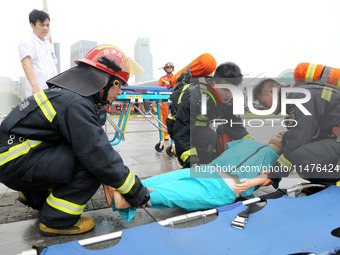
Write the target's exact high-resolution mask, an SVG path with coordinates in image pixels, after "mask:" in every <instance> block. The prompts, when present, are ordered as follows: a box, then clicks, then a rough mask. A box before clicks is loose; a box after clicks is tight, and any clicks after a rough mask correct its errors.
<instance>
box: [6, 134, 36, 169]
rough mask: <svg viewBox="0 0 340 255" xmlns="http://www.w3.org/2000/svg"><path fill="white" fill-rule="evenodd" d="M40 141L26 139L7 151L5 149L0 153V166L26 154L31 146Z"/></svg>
mask: <svg viewBox="0 0 340 255" xmlns="http://www.w3.org/2000/svg"><path fill="white" fill-rule="evenodd" d="M41 143H42V141H35V140H26V141H24V142H23V143H20V144H17V145H15V146H13V147H11V148H9V150H8V151H5V152H3V153H1V154H0V166H2V165H4V164H6V163H8V162H10V161H11V160H13V159H16V158H18V157H20V156H22V155H24V154H27V153H28V152H29V151H30V150H31V149H32V148H34V147H36V146H38V145H39V144H41Z"/></svg>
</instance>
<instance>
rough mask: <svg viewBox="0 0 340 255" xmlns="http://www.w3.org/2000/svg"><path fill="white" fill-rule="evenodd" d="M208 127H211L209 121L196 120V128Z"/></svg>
mask: <svg viewBox="0 0 340 255" xmlns="http://www.w3.org/2000/svg"><path fill="white" fill-rule="evenodd" d="M208 125H209V122H207V121H200V120H196V122H195V126H196V127H207V126H208Z"/></svg>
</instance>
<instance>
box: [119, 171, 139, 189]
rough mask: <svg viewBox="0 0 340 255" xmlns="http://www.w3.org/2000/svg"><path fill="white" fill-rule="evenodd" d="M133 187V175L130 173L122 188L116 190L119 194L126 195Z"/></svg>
mask: <svg viewBox="0 0 340 255" xmlns="http://www.w3.org/2000/svg"><path fill="white" fill-rule="evenodd" d="M133 185H135V175H134V174H132V173H131V171H130V173H129V175H128V177H127V178H126V180H125V182H124V183H123V185H122V186H120V187H119V188H118V189H117V190H118V191H119V192H120V193H121V194H126V193H128V192H129V191H130V190H131V189H132V187H133Z"/></svg>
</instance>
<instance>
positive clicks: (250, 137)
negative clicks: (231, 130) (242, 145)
mask: <svg viewBox="0 0 340 255" xmlns="http://www.w3.org/2000/svg"><path fill="white" fill-rule="evenodd" d="M242 139H252V140H254V137H252V136H251V134H248V135H246V136H244V137H242Z"/></svg>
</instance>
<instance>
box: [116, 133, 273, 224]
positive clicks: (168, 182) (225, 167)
mask: <svg viewBox="0 0 340 255" xmlns="http://www.w3.org/2000/svg"><path fill="white" fill-rule="evenodd" d="M278 157H279V155H278V154H277V153H276V152H275V150H274V149H273V148H271V147H270V146H269V145H268V144H262V143H260V142H257V141H254V140H250V139H243V140H237V141H234V142H230V143H228V144H227V145H226V150H225V151H224V153H222V154H221V155H220V156H219V157H218V158H216V159H215V160H214V161H213V162H211V163H210V164H209V165H202V166H199V167H195V168H185V169H181V170H177V171H173V172H170V173H166V174H161V175H157V176H153V177H151V178H148V179H145V180H143V181H142V183H143V185H144V186H146V187H147V188H149V189H150V188H153V189H154V191H152V192H151V193H150V197H151V198H150V202H151V204H152V208H158V209H164V208H174V207H181V208H183V209H186V210H188V211H195V210H204V209H211V208H215V207H219V206H223V205H227V204H231V203H233V202H234V201H235V200H236V198H237V196H236V194H235V192H234V191H233V190H232V189H231V188H230V187H229V186H228V185H227V183H226V182H225V181H224V180H223V178H221V176H220V174H219V172H221V171H223V172H227V173H229V174H232V175H234V176H235V177H237V179H238V180H241V179H243V178H247V179H252V178H255V177H256V176H258V175H259V172H261V171H263V170H269V168H270V166H272V165H273V163H274V162H275V161H276V160H277V158H278ZM256 188H258V187H252V188H249V189H248V190H246V191H244V192H242V194H241V196H242V197H246V196H249V195H251V194H252V193H253V191H254V190H255V189H256ZM112 209H113V210H114V211H115V210H116V208H115V206H114V201H113V203H112ZM135 212H136V209H133V208H132V207H130V208H128V209H122V210H119V213H120V214H121V215H122V217H123V218H124V219H126V220H127V221H129V222H130V221H131V220H132V218H133V217H134V215H135Z"/></svg>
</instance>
